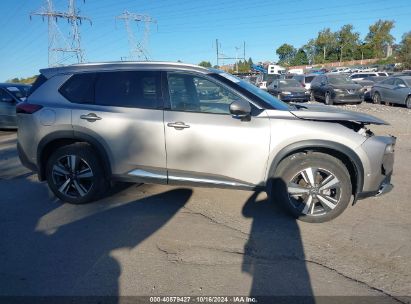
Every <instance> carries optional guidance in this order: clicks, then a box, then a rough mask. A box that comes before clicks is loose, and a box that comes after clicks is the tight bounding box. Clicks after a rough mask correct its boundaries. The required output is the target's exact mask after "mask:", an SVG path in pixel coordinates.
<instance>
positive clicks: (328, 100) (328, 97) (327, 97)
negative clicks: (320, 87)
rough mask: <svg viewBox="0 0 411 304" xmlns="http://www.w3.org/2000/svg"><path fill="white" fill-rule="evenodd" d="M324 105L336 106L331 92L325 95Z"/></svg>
mask: <svg viewBox="0 0 411 304" xmlns="http://www.w3.org/2000/svg"><path fill="white" fill-rule="evenodd" d="M324 103H325V104H326V105H329V106H331V105H333V104H334V101H333V99H332V98H331V93H330V92H326V93H325V97H324Z"/></svg>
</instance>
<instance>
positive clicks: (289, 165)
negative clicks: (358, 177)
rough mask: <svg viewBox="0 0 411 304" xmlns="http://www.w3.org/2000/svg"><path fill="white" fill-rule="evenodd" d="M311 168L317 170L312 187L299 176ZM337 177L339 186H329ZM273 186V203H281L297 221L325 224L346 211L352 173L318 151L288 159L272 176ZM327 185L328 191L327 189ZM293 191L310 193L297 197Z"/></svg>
mask: <svg viewBox="0 0 411 304" xmlns="http://www.w3.org/2000/svg"><path fill="white" fill-rule="evenodd" d="M309 168H316V169H314V170H313V171H311V172H312V173H313V174H312V175H311V176H312V178H309V179H310V180H311V179H312V180H315V183H314V184H316V183H318V184H316V186H315V187H310V186H309V185H308V184H307V183H306V182H305V178H303V179H299V178H298V177H299V176H300V175H299V174H300V173H302V172H306V170H310V169H309ZM316 170H317V171H316ZM314 172H315V174H314ZM327 174H329V175H328V176H327ZM308 176H309V175H307V178H308ZM326 176H327V177H326ZM301 177H303V175H301ZM330 177H331V179H330V180H328V181H327V178H330ZM322 178H323V180H321V179H322ZM334 178H336V179H337V183H336V184H334V185H330V184H331V183H332V181H333V182H334V181H335V180H334ZM298 179H299V183H298V184H297V183H296V181H297V180H298ZM304 183H305V185H304ZM322 183H323V185H322ZM271 185H272V191H271V200H272V201H273V202H278V203H280V204H281V205H282V206H283V207H284V208H285V209H286V210H287V211H288V212H289V213H291V214H292V215H293V216H294V217H295V218H297V219H299V220H301V221H304V222H311V223H322V222H327V221H330V220H332V219H334V218H336V217H337V216H338V215H340V214H341V213H342V212H343V211H344V210H345V209H346V208H347V206H348V204H349V203H350V200H351V194H352V185H351V180H350V174H349V172H348V170H347V168H346V167H345V165H344V164H343V163H342V162H341V161H340V160H338V159H337V158H335V157H333V156H331V155H328V154H324V153H319V152H309V153H297V154H294V155H291V156H289V157H287V158H285V159H284V160H283V161H281V163H280V164H279V166H278V167H277V169H276V171H275V173H274V174H273V177H272V181H271ZM321 185H322V186H321ZM328 185H330V186H328ZM325 186H327V188H324V187H325ZM328 187H329V188H328ZM332 187H335V188H332ZM321 188H323V189H321ZM290 189H298V190H300V189H303V191H307V192H305V193H304V194H302V192H301V193H298V194H297V193H296V195H297V196H298V197H295V196H293V195H292V194H290V193H289V192H290V191H291V190H290ZM293 191H296V190H293ZM310 196H311V199H310V198H309V197H310ZM304 197H305V198H306V199H304ZM324 200H325V202H324ZM306 203H308V204H306ZM330 203H331V204H330ZM310 207H311V208H310ZM306 208H308V210H307V209H306Z"/></svg>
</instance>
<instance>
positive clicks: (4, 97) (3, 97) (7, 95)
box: [0, 88, 11, 102]
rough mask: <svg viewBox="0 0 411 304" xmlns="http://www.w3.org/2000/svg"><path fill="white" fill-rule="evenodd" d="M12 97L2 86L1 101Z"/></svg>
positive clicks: (0, 90) (0, 91)
mask: <svg viewBox="0 0 411 304" xmlns="http://www.w3.org/2000/svg"><path fill="white" fill-rule="evenodd" d="M10 99H11V97H10V95H9V94H7V92H6V91H5V90H3V89H1V88H0V102H5V101H6V100H10Z"/></svg>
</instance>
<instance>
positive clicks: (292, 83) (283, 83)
mask: <svg viewBox="0 0 411 304" xmlns="http://www.w3.org/2000/svg"><path fill="white" fill-rule="evenodd" d="M279 83H280V87H292V88H301V83H299V82H298V81H297V80H295V79H284V80H280V81H279Z"/></svg>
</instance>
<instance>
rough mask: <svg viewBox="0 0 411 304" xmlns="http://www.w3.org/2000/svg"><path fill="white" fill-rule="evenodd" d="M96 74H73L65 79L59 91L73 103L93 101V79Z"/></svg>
mask: <svg viewBox="0 0 411 304" xmlns="http://www.w3.org/2000/svg"><path fill="white" fill-rule="evenodd" d="M95 78H96V74H94V73H86V74H75V75H73V76H71V77H70V79H69V80H67V81H66V82H65V83H64V84H63V86H62V87H61V88H60V90H59V92H60V93H61V95H63V96H64V97H65V98H66V99H67V100H69V101H71V102H75V103H94V79H95Z"/></svg>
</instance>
